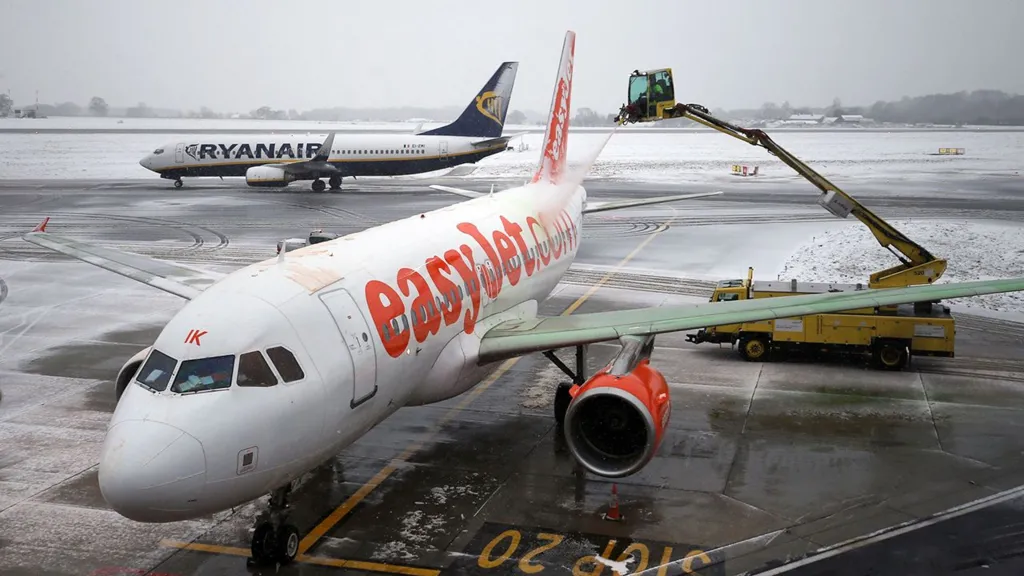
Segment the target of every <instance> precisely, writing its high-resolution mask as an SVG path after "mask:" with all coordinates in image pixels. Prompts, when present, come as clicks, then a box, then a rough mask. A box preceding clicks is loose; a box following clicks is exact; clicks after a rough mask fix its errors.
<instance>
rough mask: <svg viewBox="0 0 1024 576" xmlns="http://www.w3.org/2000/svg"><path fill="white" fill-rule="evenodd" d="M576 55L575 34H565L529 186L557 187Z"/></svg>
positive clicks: (563, 155) (566, 139) (560, 172)
mask: <svg viewBox="0 0 1024 576" xmlns="http://www.w3.org/2000/svg"><path fill="white" fill-rule="evenodd" d="M575 55H576V33H575V32H573V31H572V30H569V31H567V32H566V33H565V41H564V42H563V43H562V60H561V62H559V64H558V77H557V78H556V79H555V88H554V90H553V91H552V92H551V112H550V114H549V115H548V125H547V128H545V129H544V147H543V149H542V151H541V156H540V165H539V166H538V167H537V173H536V174H534V175H533V180H532V182H540V181H545V182H550V183H552V184H558V183H559V182H561V180H562V173H563V172H564V171H565V166H566V158H565V151H566V147H567V146H568V144H569V109H570V103H571V100H572V67H573V59H574V58H575Z"/></svg>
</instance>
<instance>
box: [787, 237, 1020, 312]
mask: <svg viewBox="0 0 1024 576" xmlns="http://www.w3.org/2000/svg"><path fill="white" fill-rule="evenodd" d="M890 224H892V225H893V226H895V227H896V228H897V229H899V230H900V231H902V232H903V233H904V234H906V235H907V236H908V237H910V238H911V239H912V240H913V241H914V242H917V243H918V244H920V245H921V246H924V247H925V248H926V249H927V250H928V251H929V252H931V253H932V254H933V255H934V256H936V257H938V258H945V259H946V261H947V266H946V272H945V274H943V276H942V278H941V279H940V280H939V281H938V282H939V283H943V282H968V281H972V280H992V279H998V278H1011V277H1021V276H1024V223H1022V224H1012V223H1002V222H992V221H946V220H893V221H891V222H890ZM898 263H899V262H898V261H897V260H896V257H895V256H894V255H893V254H892V253H890V252H889V251H888V250H886V249H884V248H882V246H880V245H879V244H878V241H877V240H875V238H874V236H872V235H871V233H870V232H869V231H868V229H867V228H866V227H865V226H864V225H862V224H860V223H859V222H851V223H849V224H847V225H843V226H839V227H836V228H831V229H829V230H828V231H826V232H823V233H819V234H816V235H815V236H814V237H813V238H812V239H811V240H810V241H809V242H807V243H805V244H804V245H802V246H801V247H799V248H798V249H797V250H796V251H795V252H794V253H793V254H792V255H791V256H790V257H789V258H788V259H787V260H786V261H785V263H784V264H783V265H782V267H781V268H780V270H779V273H778V279H780V280H788V279H790V278H796V279H798V280H801V281H810V282H814V281H818V282H826V281H831V282H840V283H855V282H864V283H866V282H867V281H868V277H869V276H870V275H871V274H872V273H874V272H877V271H879V270H884V269H886V268H889V267H891V266H894V265H896V264H898ZM953 303H956V304H959V305H960V306H963V307H964V308H973V309H983V310H991V311H995V312H1014V313H1024V293H1021V292H1009V293H1005V294H988V295H985V296H975V297H972V298H962V299H957V300H955V301H953Z"/></svg>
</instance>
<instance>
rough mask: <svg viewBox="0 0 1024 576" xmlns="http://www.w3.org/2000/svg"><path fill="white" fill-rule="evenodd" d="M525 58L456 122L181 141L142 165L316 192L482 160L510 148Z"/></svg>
mask: <svg viewBox="0 0 1024 576" xmlns="http://www.w3.org/2000/svg"><path fill="white" fill-rule="evenodd" d="M518 69H519V63H518V62H504V63H502V64H501V66H499V67H498V70H497V71H495V72H494V75H493V76H491V79H490V80H488V81H487V84H486V85H484V87H483V89H482V90H481V91H480V92H479V93H478V94H477V95H476V97H475V98H474V99H473V101H472V102H470V103H469V106H467V107H466V109H465V110H464V111H463V112H462V115H461V116H459V117H458V119H456V120H455V121H454V122H452V123H451V124H448V125H447V126H441V127H440V128H434V129H433V130H428V131H426V132H421V133H419V134H349V135H345V134H342V135H340V136H338V137H335V133H333V132H332V133H331V134H329V135H328V136H327V138H326V140H321V139H319V138H314V139H311V138H310V137H308V136H263V137H258V136H257V137H255V138H254V137H251V136H248V137H242V138H240V139H226V138H218V137H216V136H215V137H214V138H215V139H213V140H208V141H205V142H203V141H199V142H196V141H191V142H175V143H173V144H166V145H164V146H161V147H160V148H157V149H156V150H154V151H153V153H152V154H150V155H148V156H146V157H145V158H143V159H142V160H141V161H140V162H139V164H141V165H142V166H143V167H145V168H147V169H149V170H152V171H153V172H156V173H157V174H159V175H160V177H161V178H167V179H171V180H174V186H175V187H177V188H181V186H182V182H181V179H182V178H183V177H185V176H221V177H224V176H245V181H246V183H247V184H248V185H250V186H275V187H283V186H287V185H288V183H289V182H292V181H294V180H312V181H313V185H312V187H313V191H314V192H322V191H323V190H324V189H325V188H326V185H325V184H324V181H323V180H321V179H322V178H326V179H327V184H329V185H330V187H331V189H332V190H337V189H338V188H341V179H342V178H344V177H346V176H399V175H404V174H420V173H423V172H432V171H434V170H440V169H442V168H450V167H452V166H458V165H459V164H468V163H473V162H477V161H479V160H481V159H483V158H486V157H488V156H491V155H492V154H497V153H498V152H502V151H504V150H506V149H507V148H508V141H509V140H510V139H511V138H515V137H517V136H521V135H522V134H511V135H508V136H502V135H501V133H502V130H503V128H504V124H505V114H506V113H507V112H508V103H509V100H510V98H511V95H512V85H513V84H514V83H515V79H516V72H517V71H518Z"/></svg>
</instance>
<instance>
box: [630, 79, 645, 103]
mask: <svg viewBox="0 0 1024 576" xmlns="http://www.w3.org/2000/svg"><path fill="white" fill-rule="evenodd" d="M641 98H643V99H645V100H646V99H647V76H634V77H632V78H630V79H629V102H630V104H636V103H638V102H639V101H640V99H641Z"/></svg>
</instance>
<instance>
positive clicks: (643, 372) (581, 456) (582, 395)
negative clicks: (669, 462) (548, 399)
mask: <svg viewBox="0 0 1024 576" xmlns="http://www.w3.org/2000/svg"><path fill="white" fill-rule="evenodd" d="M622 344H623V346H622V350H621V351H620V352H619V353H618V355H616V357H615V358H614V359H612V361H611V362H610V363H609V364H608V365H607V366H606V367H605V368H603V369H601V370H600V371H599V372H598V373H597V374H595V375H594V376H593V377H591V378H590V379H588V380H587V381H586V382H585V383H584V384H583V385H576V386H573V387H572V388H571V389H570V391H569V394H570V395H571V396H572V400H571V401H570V403H569V407H568V409H567V410H566V413H565V422H564V424H563V426H564V431H565V439H566V444H567V445H568V448H569V451H570V452H572V454H573V456H575V457H576V459H577V460H579V461H580V463H581V464H583V466H584V467H585V468H586V469H587V470H589V471H590V472H593V473H594V474H597V475H600V476H605V477H609V478H621V477H623V476H629V475H630V474H634V473H636V472H637V471H639V470H640V469H641V468H643V467H644V466H645V465H646V464H647V463H648V462H650V460H651V458H653V457H654V454H655V453H656V452H657V451H658V446H659V445H660V444H661V439H662V437H663V435H664V432H665V429H666V428H667V427H668V422H669V416H670V414H671V411H672V410H671V400H670V399H669V391H668V384H667V383H666V382H665V377H664V376H662V375H661V373H660V372H658V371H657V370H655V369H654V368H653V367H651V366H650V352H651V350H652V349H653V347H654V339H653V337H648V338H634V337H624V338H623V339H622Z"/></svg>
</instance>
